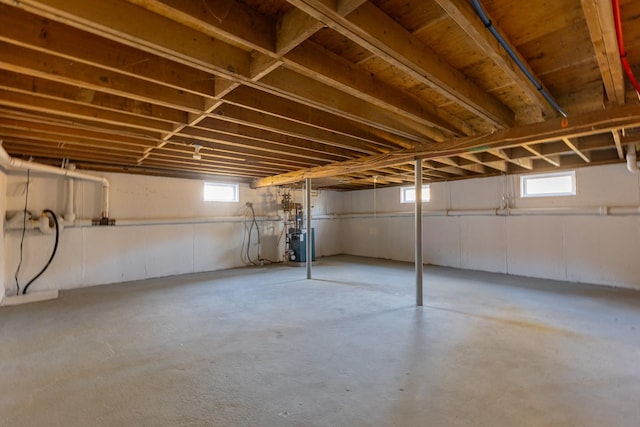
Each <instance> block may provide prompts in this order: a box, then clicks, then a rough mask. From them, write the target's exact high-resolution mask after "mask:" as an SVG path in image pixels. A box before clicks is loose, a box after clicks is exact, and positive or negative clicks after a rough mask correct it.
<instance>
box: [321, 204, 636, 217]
mask: <svg viewBox="0 0 640 427" xmlns="http://www.w3.org/2000/svg"><path fill="white" fill-rule="evenodd" d="M496 215H499V216H510V215H513V216H525V215H595V216H607V215H640V206H592V207H573V208H572V207H562V208H510V209H468V210H465V209H455V210H454V209H451V210H431V211H423V213H422V216H496ZM374 217H377V218H380V217H384V218H401V217H413V212H385V213H378V214H375V215H374V214H373V213H360V214H332V215H325V216H323V217H321V219H357V218H374Z"/></svg>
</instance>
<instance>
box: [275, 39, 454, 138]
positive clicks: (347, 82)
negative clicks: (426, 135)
mask: <svg viewBox="0 0 640 427" xmlns="http://www.w3.org/2000/svg"><path fill="white" fill-rule="evenodd" d="M283 60H284V62H285V64H286V65H287V67H288V68H290V69H292V70H295V71H297V72H299V73H301V74H304V75H306V76H307V77H312V78H316V79H318V80H319V81H322V82H323V83H325V84H328V85H330V86H332V87H335V88H337V89H340V90H341V91H343V92H346V93H348V94H350V95H352V96H355V97H357V98H360V99H362V100H364V101H367V102H369V103H371V104H373V105H376V106H379V107H381V108H384V109H385V110H388V111H391V112H393V113H394V114H399V115H402V116H404V117H406V118H408V119H411V120H415V121H416V122H418V123H421V124H422V125H424V126H428V127H436V128H438V129H439V130H440V131H439V132H438V131H435V130H430V132H431V137H432V138H433V139H434V140H436V141H442V140H444V139H445V135H447V136H449V137H451V136H453V135H455V134H460V133H461V131H460V130H459V129H457V128H455V127H454V126H452V125H451V124H450V123H449V122H447V121H446V120H444V119H443V118H440V117H439V116H438V110H437V108H436V107H435V106H434V105H431V104H427V103H425V102H422V101H420V100H419V99H418V98H415V97H413V96H411V95H409V94H408V93H405V92H404V91H399V90H398V88H396V87H392V86H390V85H389V84H387V83H385V82H383V81H381V80H379V79H377V78H376V77H375V76H374V75H372V73H371V72H368V71H366V70H365V69H364V68H362V67H360V66H358V65H355V64H353V63H352V62H349V61H347V60H346V59H344V58H342V57H340V56H339V55H336V54H334V53H332V52H329V51H328V50H326V49H324V48H322V47H320V46H319V45H317V44H315V43H313V42H311V41H306V42H304V43H302V44H300V45H299V46H298V47H296V48H295V49H293V50H291V51H290V52H289V53H288V54H287V56H285V57H284V58H283ZM442 131H444V134H443V133H442Z"/></svg>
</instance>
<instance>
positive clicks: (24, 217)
mask: <svg viewBox="0 0 640 427" xmlns="http://www.w3.org/2000/svg"><path fill="white" fill-rule="evenodd" d="M30 173H31V169H27V188H26V195H25V197H24V211H23V212H22V237H21V238H20V261H19V262H18V268H16V274H15V275H14V276H13V277H14V278H15V279H16V288H17V291H16V295H20V284H19V283H18V274H19V273H20V268H21V267H22V256H23V251H22V248H23V246H24V234H25V232H26V231H27V203H29V177H30Z"/></svg>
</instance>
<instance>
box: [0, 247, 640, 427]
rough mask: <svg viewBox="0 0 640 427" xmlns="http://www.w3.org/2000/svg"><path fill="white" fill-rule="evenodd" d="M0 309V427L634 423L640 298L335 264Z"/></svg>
mask: <svg viewBox="0 0 640 427" xmlns="http://www.w3.org/2000/svg"><path fill="white" fill-rule="evenodd" d="M304 275H305V270H304V268H295V267H286V266H272V267H268V268H262V269H258V268H255V269H240V270H230V271H222V272H215V273H207V274H195V275H188V276H180V277H173V278H164V279H156V280H147V281H144V282H135V283H129V284H120V285H111V286H102V287H94V288H87V289H80V290H75V291H70V292H64V293H62V294H61V298H60V299H59V300H56V301H49V302H43V303H36V304H31V305H24V306H18V307H4V308H2V309H0V367H1V369H0V425H2V426H30V427H33V426H492V427H493V426H563V427H565V426H609V427H611V426H637V425H639V423H640V421H639V420H640V292H633V291H624V290H615V289H607V288H601V287H592V286H584V285H572V284H567V283H562V282H553V281H547V280H534V279H525V278H520V277H512V276H504V275H498V274H487V273H478V272H471V271H461V270H454V269H448V268H439V267H427V268H426V269H425V306H424V308H422V309H416V308H415V307H414V306H413V303H414V287H413V267H412V266H411V265H409V264H403V263H395V262H387V261H380V260H371V259H363V258H356V257H346V256H339V257H331V258H324V259H322V260H320V261H319V262H318V263H317V265H316V266H315V267H314V275H315V277H317V279H316V280H312V281H306V280H301V278H303V277H304Z"/></svg>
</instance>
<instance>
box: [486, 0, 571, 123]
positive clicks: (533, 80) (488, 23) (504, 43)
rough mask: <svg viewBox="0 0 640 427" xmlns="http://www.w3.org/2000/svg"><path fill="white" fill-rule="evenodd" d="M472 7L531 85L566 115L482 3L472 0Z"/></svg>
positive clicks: (563, 115) (558, 110)
mask: <svg viewBox="0 0 640 427" xmlns="http://www.w3.org/2000/svg"><path fill="white" fill-rule="evenodd" d="M473 8H474V9H475V11H476V14H477V15H478V16H479V17H480V20H482V23H483V24H484V26H485V27H486V28H487V29H488V30H489V31H490V32H491V34H493V37H495V39H496V40H498V43H500V45H501V46H502V47H503V48H504V50H506V51H507V53H508V54H509V56H510V57H511V59H512V60H513V62H515V63H516V65H517V66H518V68H520V70H522V72H523V73H524V74H525V75H526V76H527V78H528V79H529V80H530V81H531V83H532V84H533V86H535V88H536V89H538V91H539V92H540V93H541V94H542V96H544V99H546V100H547V102H548V103H549V104H551V106H552V107H553V108H554V109H555V110H556V111H557V112H558V113H560V114H561V115H562V117H567V113H565V112H564V110H563V109H562V108H561V107H560V106H559V105H558V103H557V102H556V101H555V99H553V97H552V96H551V95H549V94H548V93H547V91H546V90H545V89H544V88H543V87H542V85H541V84H540V83H539V82H538V81H537V80H536V78H535V77H534V76H533V75H532V74H531V72H530V71H529V69H528V68H527V67H526V66H525V65H524V64H523V63H522V61H521V60H520V58H519V57H518V55H516V53H515V52H514V51H513V49H511V46H509V43H507V41H506V40H505V39H504V38H503V37H502V35H501V34H500V33H499V32H498V30H496V27H494V26H493V24H492V23H491V20H490V19H489V17H488V16H487V14H486V13H485V11H484V9H483V8H482V5H480V2H479V1H478V0H473Z"/></svg>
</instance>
